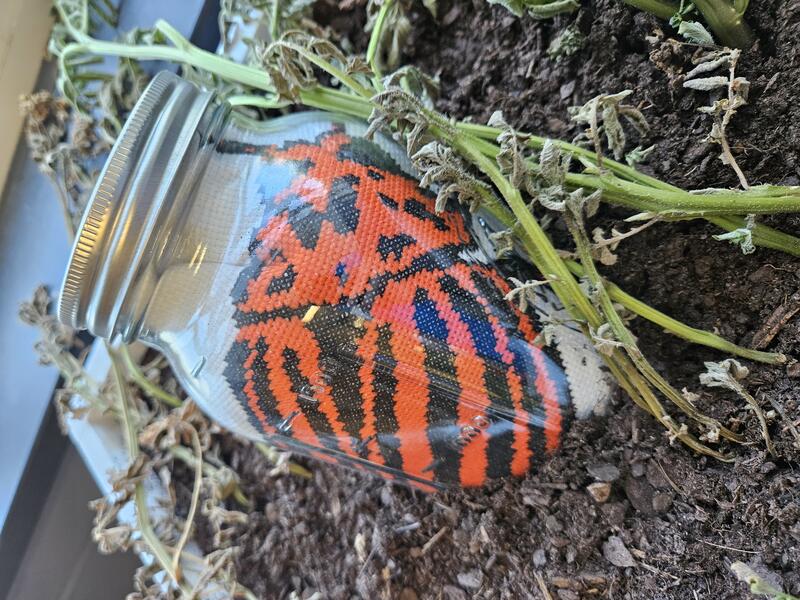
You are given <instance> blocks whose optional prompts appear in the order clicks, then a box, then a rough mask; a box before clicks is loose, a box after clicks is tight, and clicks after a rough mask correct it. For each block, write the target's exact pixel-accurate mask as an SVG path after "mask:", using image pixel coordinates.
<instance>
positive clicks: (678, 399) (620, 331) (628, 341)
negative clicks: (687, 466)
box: [564, 207, 742, 458]
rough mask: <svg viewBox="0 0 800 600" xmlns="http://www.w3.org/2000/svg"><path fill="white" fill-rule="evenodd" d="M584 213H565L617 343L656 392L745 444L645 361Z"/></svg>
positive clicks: (578, 211)
mask: <svg viewBox="0 0 800 600" xmlns="http://www.w3.org/2000/svg"><path fill="white" fill-rule="evenodd" d="M582 210H583V208H582V207H577V208H570V207H567V210H566V211H565V213H564V218H565V220H566V222H567V227H568V228H569V231H570V233H571V234H572V237H573V239H574V240H575V249H576V251H577V253H578V257H579V258H580V261H581V264H582V266H583V268H584V271H585V274H586V277H587V278H588V280H589V282H590V283H591V284H592V287H593V289H594V291H595V296H596V298H597V301H598V303H599V306H600V309H601V310H602V313H603V316H604V317H605V320H606V322H607V323H608V325H609V326H610V327H611V331H612V332H613V334H614V337H615V338H616V340H617V341H618V342H619V343H620V344H622V347H623V348H625V351H626V352H627V354H628V356H629V357H630V360H631V362H633V364H634V365H635V366H636V368H637V370H638V371H639V372H640V373H641V374H642V375H643V376H644V378H645V379H646V380H647V381H648V382H649V383H650V384H651V385H652V386H653V387H654V388H655V389H657V390H658V391H660V392H661V393H662V394H664V396H666V397H667V398H668V399H669V400H670V401H671V402H672V403H673V404H675V406H677V407H678V408H680V409H681V410H682V411H683V412H684V413H685V414H686V415H687V416H689V417H690V418H692V419H694V420H695V421H697V422H698V423H703V424H704V425H706V426H708V427H710V428H714V429H717V430H718V431H719V433H720V435H721V436H723V437H725V438H727V439H729V440H734V441H742V438H741V436H740V435H739V434H736V433H734V432H733V431H731V430H729V429H728V428H726V427H724V426H722V425H721V424H720V423H719V422H717V421H716V419H712V418H710V417H707V416H706V415H704V414H703V413H701V412H700V411H699V410H697V408H695V407H694V405H692V404H691V403H690V402H689V401H688V400H687V399H686V398H684V396H683V394H681V393H680V392H679V391H678V390H676V389H675V388H673V387H672V385H670V384H669V382H667V381H666V379H664V378H663V377H662V376H661V374H660V373H658V372H657V371H656V370H655V369H654V368H653V366H652V365H651V364H650V363H649V361H647V359H645V357H644V355H643V354H642V352H641V350H640V349H639V347H638V345H637V343H636V338H635V337H634V335H633V334H632V333H631V332H630V330H629V329H628V328H627V327H626V325H625V323H624V322H623V320H622V318H621V317H620V316H619V314H618V313H617V310H616V308H614V303H613V301H612V300H611V297H610V296H609V294H608V291H607V290H606V287H605V282H604V281H603V279H602V277H601V276H600V273H599V272H598V271H597V267H596V266H595V264H594V260H593V259H592V250H591V243H590V242H589V238H588V237H587V236H586V232H585V230H584V226H583V217H582V214H581V211H582ZM707 451H708V452H709V453H711V454H713V455H714V456H716V457H717V458H724V456H723V455H721V454H719V453H718V452H716V451H715V450H711V449H710V448H708V449H707Z"/></svg>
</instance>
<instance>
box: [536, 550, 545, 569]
mask: <svg viewBox="0 0 800 600" xmlns="http://www.w3.org/2000/svg"><path fill="white" fill-rule="evenodd" d="M546 564H547V555H546V554H545V552H544V548H537V549H536V550H534V552H533V566H534V567H543V566H545V565H546Z"/></svg>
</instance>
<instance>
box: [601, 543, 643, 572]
mask: <svg viewBox="0 0 800 600" xmlns="http://www.w3.org/2000/svg"><path fill="white" fill-rule="evenodd" d="M603 556H605V557H606V560H607V561H608V562H610V563H611V564H612V565H614V566H615V567H620V568H622V569H624V568H626V567H635V566H636V561H635V560H633V555H632V554H631V552H630V550H628V548H627V547H626V546H625V542H623V541H622V538H621V537H619V536H617V535H612V536H611V537H609V538H608V540H606V541H605V542H603Z"/></svg>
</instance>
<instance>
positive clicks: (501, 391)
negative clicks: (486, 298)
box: [439, 275, 514, 478]
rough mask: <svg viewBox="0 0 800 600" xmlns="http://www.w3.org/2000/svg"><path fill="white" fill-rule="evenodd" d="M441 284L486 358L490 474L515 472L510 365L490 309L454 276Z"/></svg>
mask: <svg viewBox="0 0 800 600" xmlns="http://www.w3.org/2000/svg"><path fill="white" fill-rule="evenodd" d="M439 283H440V286H441V288H442V291H443V292H444V293H446V294H447V296H448V298H449V299H450V302H451V304H452V305H453V308H454V310H455V311H456V312H457V313H458V315H459V317H460V319H461V321H462V322H464V323H465V324H466V325H467V327H468V329H469V332H470V336H471V337H472V343H473V346H474V347H475V350H476V354H477V355H478V356H479V357H480V358H481V359H482V360H483V366H484V374H483V381H484V386H485V387H486V395H487V397H488V398H489V408H488V409H487V414H488V415H489V420H490V425H489V430H488V433H489V442H488V444H487V446H486V456H487V463H488V466H487V469H486V475H487V477H489V478H497V477H505V476H507V475H509V474H510V473H511V462H512V460H513V459H514V428H513V426H512V425H511V423H509V419H512V420H513V415H514V404H513V401H512V400H511V391H510V389H509V385H508V379H507V371H508V369H509V366H508V365H506V364H505V363H504V362H503V359H502V357H501V356H500V354H499V353H498V352H497V346H498V340H497V336H496V335H495V332H494V329H493V328H492V324H491V323H490V322H489V318H488V317H489V315H487V313H486V308H484V306H483V305H482V304H481V303H479V302H478V301H477V300H476V299H475V298H474V297H473V296H472V294H470V293H469V292H468V291H467V290H465V289H464V288H462V287H461V286H460V285H459V283H458V281H457V280H456V279H455V278H454V277H452V276H450V275H445V276H444V277H442V278H441V279H440V280H439Z"/></svg>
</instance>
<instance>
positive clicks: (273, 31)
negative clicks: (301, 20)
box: [270, 0, 281, 42]
mask: <svg viewBox="0 0 800 600" xmlns="http://www.w3.org/2000/svg"><path fill="white" fill-rule="evenodd" d="M280 33H281V0H272V13H271V14H270V36H271V37H272V41H273V42H274V41H277V39H278V37H279V36H280Z"/></svg>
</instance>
